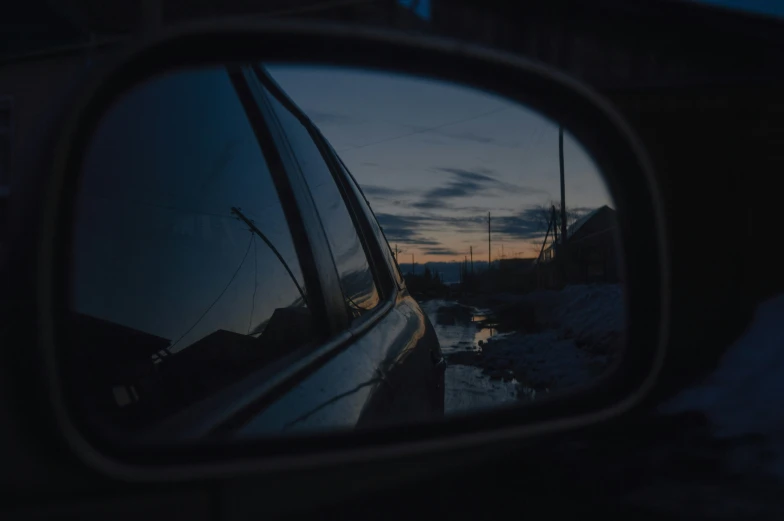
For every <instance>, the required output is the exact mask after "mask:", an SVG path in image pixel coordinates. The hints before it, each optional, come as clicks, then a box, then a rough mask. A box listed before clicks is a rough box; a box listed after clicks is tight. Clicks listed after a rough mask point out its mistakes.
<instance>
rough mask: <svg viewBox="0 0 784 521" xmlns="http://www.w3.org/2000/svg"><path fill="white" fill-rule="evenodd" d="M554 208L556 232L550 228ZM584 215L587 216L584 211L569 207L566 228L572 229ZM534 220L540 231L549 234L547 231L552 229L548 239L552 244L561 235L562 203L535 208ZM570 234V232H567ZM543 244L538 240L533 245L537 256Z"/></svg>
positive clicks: (549, 203) (553, 202) (552, 203)
mask: <svg viewBox="0 0 784 521" xmlns="http://www.w3.org/2000/svg"><path fill="white" fill-rule="evenodd" d="M553 207H555V223H554V225H555V230H553V228H552V227H551V226H550V224H551V223H550V221H551V220H552V218H553ZM583 215H585V211H584V210H576V209H573V208H570V207H569V206H567V207H566V227H567V229H571V228H572V226H573V225H574V223H576V222H577V221H578V220H579V219H580V218H581V217H582V216H583ZM534 219H535V222H536V223H537V228H538V230H539V231H540V232H541V233H542V234H544V233H546V232H547V229H548V228H550V237H549V238H548V239H547V241H548V242H551V241H552V240H553V239H554V237H555V233H556V231H557V233H558V234H560V233H561V203H560V202H556V201H550V202H548V203H546V204H540V205H537V206H535V207H534ZM567 233H568V232H567ZM541 246H542V243H541V240H537V241H535V242H534V244H533V245H532V247H533V249H534V252H535V253H536V255H538V254H539V251H540V249H541Z"/></svg>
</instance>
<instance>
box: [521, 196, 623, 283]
mask: <svg viewBox="0 0 784 521" xmlns="http://www.w3.org/2000/svg"><path fill="white" fill-rule="evenodd" d="M617 228H618V220H617V216H616V212H615V210H613V209H612V208H610V207H609V206H606V205H605V206H602V207H601V208H597V209H596V210H594V211H592V212H590V213H588V214H586V215H584V216H583V217H581V218H580V219H578V220H577V221H576V222H575V223H574V224H573V225H572V226H571V227H570V228H569V230H568V231H567V240H566V248H565V249H564V248H563V246H562V242H561V240H560V239H559V241H558V242H553V244H551V245H550V246H549V247H548V248H546V249H545V250H544V251H543V252H542V255H541V257H540V258H539V259H538V260H537V261H536V266H537V269H536V273H537V277H538V279H539V280H538V285H539V286H540V287H541V286H544V287H560V286H563V285H564V284H589V283H594V282H604V283H614V282H618V281H619V277H620V273H619V266H618V243H617V237H616V234H617ZM562 252H565V254H566V260H565V261H564V262H560V259H561V255H562ZM557 261H558V262H557Z"/></svg>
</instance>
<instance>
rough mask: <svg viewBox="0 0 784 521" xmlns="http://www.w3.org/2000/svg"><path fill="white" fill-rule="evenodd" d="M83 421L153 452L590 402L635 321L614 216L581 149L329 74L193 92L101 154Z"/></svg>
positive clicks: (187, 83)
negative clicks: (177, 444)
mask: <svg viewBox="0 0 784 521" xmlns="http://www.w3.org/2000/svg"><path fill="white" fill-rule="evenodd" d="M75 205H76V206H75V222H74V229H73V244H72V252H71V258H70V267H69V270H70V274H71V279H70V290H69V299H70V310H71V317H70V321H69V327H68V328H67V332H68V335H69V336H70V338H68V339H66V341H64V342H61V345H60V350H61V352H62V356H61V359H62V363H63V365H62V370H63V377H64V381H65V383H66V388H67V391H68V396H69V397H70V402H69V403H70V404H71V406H72V407H73V408H74V412H75V413H77V414H78V415H79V417H80V418H82V419H83V420H84V421H85V422H87V423H88V424H89V425H91V426H92V427H95V428H100V429H102V431H103V432H105V433H108V434H110V435H119V436H126V437H127V438H128V439H130V440H133V441H137V442H155V443H158V442H161V441H177V440H185V439H190V440H193V439H200V438H207V437H214V436H221V437H229V438H237V439H239V438H248V437H262V436H281V435H286V434H288V433H299V432H314V431H317V432H319V431H320V432H323V431H328V430H346V429H363V428H376V427H383V426H386V425H399V424H411V423H420V422H430V421H439V420H440V419H442V418H444V417H445V416H450V415H460V414H471V413H472V412H476V411H480V410H487V409H489V408H499V407H522V406H525V405H526V404H528V403H531V402H532V401H541V400H548V399H549V398H551V397H555V396H558V395H559V394H563V393H568V392H580V391H581V390H582V389H585V388H586V387H587V386H590V385H591V384H593V383H595V382H597V381H598V380H599V379H601V378H602V377H603V376H606V375H607V374H608V372H609V371H611V370H612V367H613V363H614V362H615V361H617V360H618V357H619V355H620V354H621V351H622V348H623V347H624V345H623V343H622V336H623V332H624V317H623V313H624V307H623V285H622V275H623V274H622V272H621V263H620V259H619V258H618V252H619V248H618V238H617V217H616V211H615V205H614V204H613V201H612V200H611V198H610V195H609V193H608V190H607V188H606V186H605V183H604V181H603V179H602V175H601V172H599V171H598V170H597V168H596V166H595V164H594V163H593V161H592V160H591V158H590V157H589V155H588V153H587V152H586V150H584V149H583V148H582V147H581V146H580V145H579V144H578V143H577V142H576V141H575V139H574V138H573V137H572V135H571V134H570V132H569V129H568V128H561V127H560V126H559V124H558V122H556V121H551V120H549V119H547V118H545V117H543V116H541V115H540V114H538V113H537V111H536V107H529V106H523V105H520V104H519V103H517V102H514V101H511V100H508V99H505V98H501V97H499V96H497V95H494V94H490V93H487V92H483V91H479V90H476V89H472V88H471V87H467V86H464V85H456V84H451V83H445V82H441V81H434V80H432V79H427V78H419V77H412V76H404V75H398V74H390V73H385V72H379V71H367V70H356V69H348V68H335V67H323V66H306V65H302V64H298V65H286V64H249V65H248V66H245V67H240V66H233V67H232V68H224V67H206V68H202V69H192V70H178V71H174V72H171V73H169V74H165V75H161V76H156V77H154V78H149V79H147V80H145V81H144V82H142V83H139V84H136V85H134V86H132V87H130V88H129V89H128V90H127V91H125V92H124V93H123V94H122V95H121V96H119V97H118V98H117V99H116V100H115V101H114V103H113V105H112V106H111V107H109V109H108V110H107V111H106V113H105V114H104V115H103V117H102V118H101V119H100V121H99V123H98V125H97V127H96V128H95V129H94V132H93V134H92V137H91V140H90V142H89V145H88V147H87V149H86V150H85V154H84V160H83V162H82V164H81V178H80V184H79V191H78V197H77V198H76V203H75Z"/></svg>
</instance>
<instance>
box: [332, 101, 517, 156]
mask: <svg viewBox="0 0 784 521" xmlns="http://www.w3.org/2000/svg"><path fill="white" fill-rule="evenodd" d="M502 110H506V107H499V108H497V109H494V110H489V111H487V112H483V113H482V114H477V115H476V116H471V117H470V118H465V119H460V120H457V121H451V122H449V123H444V124H442V125H436V126H435V127H428V128H423V129H419V130H415V131H414V132H408V133H407V134H400V135H398V136H394V137H390V138H386V139H380V140H378V141H373V142H371V143H365V144H364V145H357V146H354V147H348V148H344V149H343V150H338V152H339V153H343V152H347V151H349V150H356V149H358V148H365V147H370V146H373V145H378V144H379V143H386V142H387V141H394V140H396V139H403V138H404V137H408V136H414V135H416V134H424V133H425V132H430V131H431V130H436V129H439V128H444V127H449V126H452V125H457V124H459V123H465V122H466V121H472V120H474V119H479V118H482V117H485V116H489V115H490V114H495V113H496V112H500V111H502Z"/></svg>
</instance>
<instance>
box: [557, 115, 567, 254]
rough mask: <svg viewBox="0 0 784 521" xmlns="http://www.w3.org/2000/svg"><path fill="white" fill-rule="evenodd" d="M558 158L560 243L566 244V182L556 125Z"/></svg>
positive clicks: (559, 128)
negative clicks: (559, 166) (559, 172)
mask: <svg viewBox="0 0 784 521" xmlns="http://www.w3.org/2000/svg"><path fill="white" fill-rule="evenodd" d="M558 160H559V163H560V164H561V243H562V244H563V245H564V246H565V245H566V183H565V182H564V154H563V127H562V126H560V125H559V126H558Z"/></svg>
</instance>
